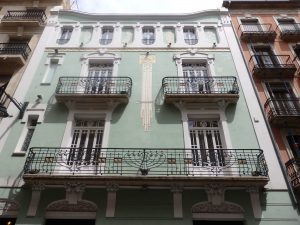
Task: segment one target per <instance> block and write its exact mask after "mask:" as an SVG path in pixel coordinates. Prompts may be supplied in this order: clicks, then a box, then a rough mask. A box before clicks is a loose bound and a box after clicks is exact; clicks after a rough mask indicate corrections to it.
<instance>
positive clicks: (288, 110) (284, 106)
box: [264, 98, 300, 127]
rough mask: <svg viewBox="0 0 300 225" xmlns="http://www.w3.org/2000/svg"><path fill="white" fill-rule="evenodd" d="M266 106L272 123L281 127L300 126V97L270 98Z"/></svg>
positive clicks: (266, 111)
mask: <svg viewBox="0 0 300 225" xmlns="http://www.w3.org/2000/svg"><path fill="white" fill-rule="evenodd" d="M264 107H265V113H266V115H267V117H268V119H269V122H270V123H271V124H273V125H276V126H279V127H300V98H290V99H272V98H269V99H268V100H267V101H266V103H265V106H264Z"/></svg>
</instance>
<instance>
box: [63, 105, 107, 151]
mask: <svg viewBox="0 0 300 225" xmlns="http://www.w3.org/2000/svg"><path fill="white" fill-rule="evenodd" d="M111 115H112V111H110V110H93V111H89V112H87V111H86V110H72V111H70V112H69V115H68V119H67V123H66V128H65V132H64V136H63V140H62V143H61V146H62V147H70V143H71V140H72V134H73V128H74V121H75V118H86V119H104V120H105V124H104V133H103V140H102V148H106V147H107V146H108V135H109V130H110V121H111Z"/></svg>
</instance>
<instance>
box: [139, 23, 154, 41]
mask: <svg viewBox="0 0 300 225" xmlns="http://www.w3.org/2000/svg"><path fill="white" fill-rule="evenodd" d="M152 31H153V32H152ZM145 36H146V37H145ZM151 36H153V37H152V38H151ZM155 41H156V33H155V28H154V27H153V26H144V27H143V28H142V43H143V45H153V44H154V43H155Z"/></svg>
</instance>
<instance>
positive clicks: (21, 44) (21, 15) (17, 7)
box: [0, 0, 70, 107]
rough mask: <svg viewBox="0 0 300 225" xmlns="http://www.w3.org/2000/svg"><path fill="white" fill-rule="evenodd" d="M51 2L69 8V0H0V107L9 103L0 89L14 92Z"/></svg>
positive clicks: (43, 24) (11, 93)
mask: <svg viewBox="0 0 300 225" xmlns="http://www.w3.org/2000/svg"><path fill="white" fill-rule="evenodd" d="M54 6H63V7H64V8H65V9H69V8H70V4H69V0H40V1H34V0H22V1H21V0H1V1H0V107H1V106H5V107H7V106H8V104H9V99H8V98H7V95H5V94H4V95H1V93H2V92H1V90H2V91H3V90H5V92H6V93H7V94H8V95H13V94H14V92H15V90H16V88H17V86H18V84H19V82H20V80H21V79H22V75H23V73H24V70H25V69H26V66H27V64H28V61H29V60H30V57H31V55H32V52H33V51H34V49H35V47H36V45H37V43H38V41H39V38H40V36H41V34H42V32H43V30H44V27H45V25H46V23H47V17H48V16H49V12H50V9H51V8H53V7H54Z"/></svg>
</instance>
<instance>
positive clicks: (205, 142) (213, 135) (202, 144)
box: [188, 119, 225, 174]
mask: <svg viewBox="0 0 300 225" xmlns="http://www.w3.org/2000/svg"><path fill="white" fill-rule="evenodd" d="M188 125H189V133H190V145H191V154H192V161H193V162H192V163H193V166H195V167H199V168H200V169H205V170H206V171H208V174H209V173H210V172H212V171H216V168H218V167H223V166H225V154H224V152H223V145H224V143H223V141H222V137H221V127H220V125H219V121H218V120H216V119H189V121H188Z"/></svg>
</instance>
